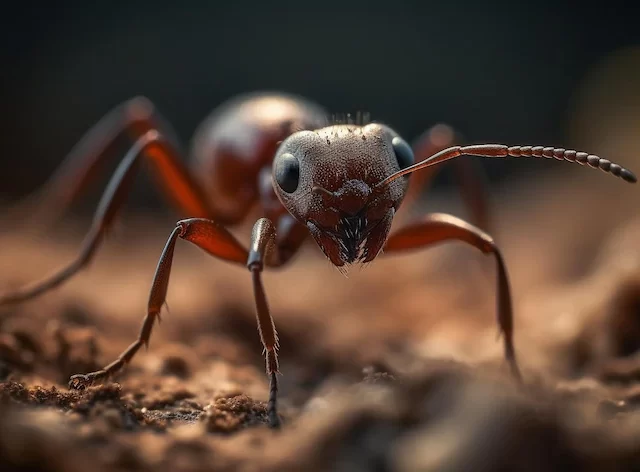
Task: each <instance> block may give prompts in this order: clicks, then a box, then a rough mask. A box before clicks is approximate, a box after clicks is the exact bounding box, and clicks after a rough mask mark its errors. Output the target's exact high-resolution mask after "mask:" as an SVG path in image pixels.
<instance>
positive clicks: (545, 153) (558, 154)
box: [376, 144, 638, 188]
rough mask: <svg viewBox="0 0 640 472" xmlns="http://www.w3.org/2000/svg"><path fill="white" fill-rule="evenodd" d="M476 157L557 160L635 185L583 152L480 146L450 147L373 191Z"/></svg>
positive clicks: (615, 166)
mask: <svg viewBox="0 0 640 472" xmlns="http://www.w3.org/2000/svg"><path fill="white" fill-rule="evenodd" d="M462 155H467V156H478V157H544V158H546V159H557V160H559V161H568V162H577V163H578V164H580V165H585V164H586V165H588V166H589V167H593V168H594V169H600V170H601V171H603V172H606V173H608V174H612V175H615V176H616V177H620V178H621V179H622V180H624V181H626V182H630V183H635V182H636V181H637V180H638V179H637V178H636V176H635V175H634V174H633V172H631V171H630V170H629V169H625V168H624V167H622V166H620V165H618V164H615V163H613V162H611V161H609V160H607V159H603V158H602V157H598V156H595V155H593V154H588V153H586V152H581V151H574V150H567V149H563V148H554V147H544V146H511V147H509V146H505V145H504V144H479V145H473V146H453V147H450V148H447V149H444V150H443V151H440V152H438V153H436V154H434V155H433V156H431V157H428V158H426V159H424V160H423V161H420V162H418V163H417V164H414V165H412V166H410V167H407V168H406V169H402V170H400V171H398V172H396V173H395V174H392V175H390V176H389V177H387V178H386V179H384V180H383V181H381V182H380V183H379V184H378V185H377V186H376V187H377V188H381V187H384V186H385V185H388V184H389V183H391V182H393V181H394V180H396V179H397V178H399V177H402V176H403V175H407V174H410V173H411V172H415V171H417V170H420V169H424V168H425V167H430V166H432V165H436V164H439V163H440V162H444V161H447V160H449V159H453V158H455V157H458V156H462Z"/></svg>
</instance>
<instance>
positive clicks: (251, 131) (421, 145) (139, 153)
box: [0, 93, 636, 427]
mask: <svg viewBox="0 0 640 472" xmlns="http://www.w3.org/2000/svg"><path fill="white" fill-rule="evenodd" d="M327 117H328V115H327V113H326V112H325V110H324V109H322V108H321V107H320V106H318V105H316V104H314V103H312V102H310V101H307V100H305V99H303V98H301V97H297V96H292V95H285V94H278V93H256V94H248V95H245V96H241V97H238V98H236V99H234V100H231V101H229V102H227V104H225V105H223V106H221V107H219V108H218V109H217V110H216V111H214V113H213V114H212V115H211V116H210V117H209V118H208V119H206V120H205V121H204V122H203V124H202V125H200V127H199V129H198V130H197V132H196V134H195V136H194V146H193V152H192V154H193V157H194V163H195V164H196V165H195V167H194V170H195V171H193V172H192V171H190V170H189V169H188V168H187V167H186V166H185V165H184V163H183V159H182V152H181V151H180V148H179V146H178V144H177V140H176V137H175V136H176V134H175V132H174V131H173V129H172V128H171V125H170V124H169V123H168V122H167V121H166V120H165V119H164V118H163V117H162V116H161V115H160V114H159V113H158V112H157V110H156V109H155V107H154V106H153V105H152V103H151V102H149V101H148V100H147V99H144V98H135V99H133V100H130V101H128V102H126V103H124V104H122V105H120V106H119V107H117V108H116V109H114V110H113V111H112V112H110V113H109V114H108V115H106V116H105V117H104V118H103V119H102V120H101V121H100V122H98V123H97V124H96V125H95V126H94V127H93V128H92V129H91V130H90V131H89V132H88V133H87V134H86V135H85V137H83V138H82V140H81V141H80V142H79V143H78V144H77V145H76V147H75V148H74V149H73V150H72V151H71V153H70V155H69V156H68V157H67V159H66V160H65V161H64V163H63V165H62V166H61V169H60V171H59V172H58V173H56V174H55V175H54V177H53V178H52V179H51V180H50V181H49V183H48V184H47V185H45V187H44V190H43V191H42V192H40V193H38V194H36V195H37V197H38V200H39V201H42V202H44V205H45V206H46V207H47V208H49V209H52V210H53V209H61V208H64V207H66V206H67V205H69V204H70V203H71V202H72V201H74V200H75V199H76V198H78V197H79V196H80V195H81V193H82V191H83V190H85V188H86V187H87V185H88V183H89V182H90V180H91V179H92V178H93V177H94V176H95V175H96V174H97V173H98V172H99V169H100V167H101V166H102V165H103V164H104V163H105V161H107V160H108V159H109V156H110V155H112V154H113V152H114V149H115V146H116V144H115V143H116V142H117V138H118V137H121V136H122V135H128V136H129V137H130V138H131V139H132V140H133V141H134V144H133V146H132V147H131V148H130V150H129V151H128V153H127V154H126V156H125V157H124V159H123V160H122V161H121V162H120V164H119V166H118V167H117V170H116V171H115V173H114V175H113V176H112V178H111V180H110V182H109V184H108V186H107V188H106V190H105V192H104V194H103V195H102V198H101V200H100V203H99V205H98V209H97V211H96V213H95V216H94V219H93V223H92V225H91V228H90V230H89V232H88V234H87V235H86V237H85V240H84V243H83V245H82V248H81V250H80V254H79V255H78V257H77V258H76V259H75V260H74V261H72V262H71V263H70V264H69V265H67V266H65V267H63V268H62V269H60V270H58V271H56V272H55V273H53V274H52V275H50V276H49V277H46V278H45V279H44V280H42V281H39V282H37V283H34V284H31V285H28V286H26V287H23V288H22V289H19V290H16V291H13V292H10V293H7V294H4V295H2V296H0V305H4V304H9V303H16V302H21V301H25V300H28V299H31V298H34V297H36V296H38V295H40V294H42V293H44V292H46V291H48V290H50V289H52V288H54V287H56V286H58V285H60V284H61V283H63V282H64V281H65V280H67V279H69V278H70V277H71V276H72V275H73V274H75V273H76V272H77V271H79V270H80V269H81V268H82V267H84V266H85V265H86V264H87V263H88V262H89V260H90V259H91V258H92V256H93V255H94V254H95V252H96V251H97V249H98V246H99V244H100V242H101V241H102V239H103V236H104V234H105V232H106V231H107V230H108V229H109V227H110V226H111V225H112V223H113V221H114V218H115V217H116V214H117V213H118V210H119V209H120V208H121V206H122V205H123V203H124V201H125V199H126V197H127V195H128V193H129V190H130V189H131V186H132V183H133V179H134V177H135V174H136V171H137V169H138V167H139V165H140V163H141V160H142V159H146V160H148V161H149V163H150V164H151V166H152V169H153V170H155V171H156V173H155V174H156V177H158V180H159V182H160V184H161V185H162V187H163V189H164V193H165V194H166V196H168V197H170V200H172V202H173V203H174V204H175V205H176V206H177V208H178V210H179V212H180V213H181V214H182V215H184V216H185V217H186V216H188V217H189V218H188V219H184V220H180V221H178V223H177V225H176V227H175V228H174V229H173V231H172V232H171V235H170V236H169V239H168V241H167V243H166V245H165V246H164V250H163V251H162V254H161V256H160V260H159V262H158V265H157V268H156V272H155V275H154V278H153V283H152V286H151V293H150V296H149V303H148V307H147V315H146V317H145V318H144V321H143V323H142V328H141V330H140V334H139V336H138V339H137V340H136V341H135V342H134V343H133V344H131V345H130V346H129V347H128V348H127V349H126V350H125V351H124V352H123V353H122V354H121V355H120V356H119V357H118V358H117V359H116V360H115V361H114V362H112V363H111V364H109V365H107V366H105V367H104V368H103V369H101V370H98V371H96V372H91V373H88V374H78V375H74V376H72V377H71V379H70V381H69V386H70V388H76V389H77V388H85V387H86V386H88V385H91V384H93V383H94V382H99V381H104V380H105V379H107V378H109V377H110V376H112V375H113V374H115V373H116V372H118V371H119V370H120V369H121V368H122V367H123V366H124V365H125V364H127V363H129V362H130V361H131V360H132V358H133V357H134V355H135V354H136V352H138V350H139V349H140V347H141V346H142V345H147V344H148V342H149V339H150V336H151V330H152V328H153V323H154V320H156V319H157V318H158V319H159V317H160V311H161V308H162V306H163V304H164V302H165V297H166V294H167V287H168V284H169V275H170V273H171V265H172V261H173V253H174V247H175V244H176V241H177V239H178V238H181V239H184V240H187V241H189V242H191V243H193V244H195V245H196V246H198V247H200V248H201V249H203V250H204V251H206V252H208V253H209V254H211V255H213V256H215V257H218V258H220V259H224V260H227V261H230V262H234V263H237V264H246V266H247V268H248V269H249V271H250V273H251V278H252V282H253V290H254V296H255V303H256V312H257V322H258V331H259V333H260V338H261V340H262V344H263V345H264V348H265V352H266V370H267V374H268V375H269V378H270V388H269V401H268V404H267V412H268V417H269V423H270V425H271V426H273V427H277V426H279V424H280V418H279V416H278V413H277V408H276V399H277V392H278V379H277V374H278V373H279V371H278V356H277V350H278V337H277V334H276V329H275V326H274V323H273V319H272V317H271V314H270V312H269V307H268V304H267V298H266V294H265V291H264V288H263V285H262V278H261V277H262V275H261V274H262V271H263V269H264V268H265V267H280V266H283V265H285V264H286V263H287V262H288V261H289V260H290V259H291V258H292V256H293V255H294V254H295V253H296V252H297V251H298V249H299V248H300V247H301V246H302V244H303V242H304V241H305V240H306V239H307V237H308V235H309V234H311V236H312V237H313V239H314V240H315V241H316V243H317V244H318V246H319V247H320V249H321V250H322V251H323V252H324V254H325V255H326V257H327V258H328V259H329V260H330V261H331V263H332V264H333V265H335V266H336V267H338V268H343V267H344V266H345V265H348V264H352V263H357V262H362V263H367V262H371V261H372V260H373V259H375V258H376V256H378V254H380V253H382V252H384V254H385V255H389V254H394V253H398V252H400V251H404V250H409V249H417V248H424V247H427V246H431V245H434V244H436V243H441V242H444V241H449V240H459V241H463V242H466V243H468V244H470V245H472V246H474V247H476V248H477V249H479V250H480V251H482V252H483V253H485V254H488V255H492V256H493V257H494V259H495V261H496V268H497V317H498V324H499V327H500V331H501V333H502V335H503V339H504V352H505V358H506V360H507V362H508V363H509V366H510V370H511V372H512V374H513V376H514V377H515V378H516V379H518V380H520V379H521V374H520V370H519V367H518V363H517V361H516V354H515V349H514V345H513V313H512V304H511V294H510V288H509V279H508V276H507V269H506V267H505V263H504V260H503V256H502V254H501V252H500V250H499V249H498V247H497V246H496V244H495V242H494V240H493V239H492V238H491V236H489V235H488V234H487V233H486V232H485V231H484V230H483V229H486V228H483V229H481V227H486V226H487V222H486V219H487V217H486V209H485V205H484V203H483V202H482V199H481V196H480V195H479V192H478V187H477V186H475V187H474V184H473V182H471V180H469V179H467V181H466V183H464V181H463V183H464V185H463V186H462V189H461V190H462V191H463V194H464V193H465V192H466V196H467V204H468V205H469V206H470V207H471V209H472V213H473V214H474V218H475V222H476V225H472V224H469V223H467V222H465V221H463V220H461V219H459V218H457V217H455V216H452V215H448V214H441V213H437V214H429V215H427V216H426V217H425V218H423V219H421V220H420V221H418V222H415V223H412V224H410V225H409V226H407V227H405V228H402V229H400V230H398V231H396V232H393V233H392V234H391V235H390V234H389V233H390V229H391V223H392V221H393V219H394V215H396V213H397V212H398V210H399V208H400V205H401V203H403V201H406V200H407V199H405V197H407V195H408V189H409V178H408V177H409V174H411V173H412V172H415V171H418V170H422V169H430V170H431V171H433V170H434V168H433V167H432V166H436V165H437V164H440V163H442V162H444V161H447V160H449V159H453V158H456V157H458V156H462V155H469V156H479V157H488V158H492V157H496V158H506V157H521V156H522V157H544V158H547V159H552V158H553V159H557V160H565V161H569V162H577V163H579V164H582V165H584V164H587V165H589V166H590V167H593V168H596V169H600V170H602V171H605V172H608V173H610V174H613V175H615V176H617V177H620V178H622V179H623V180H625V181H627V182H632V183H634V182H636V177H635V176H634V174H633V173H632V172H630V171H629V170H627V169H625V168H623V167H621V166H619V165H617V164H614V163H612V162H610V161H608V160H606V159H602V158H600V157H597V156H594V155H591V154H587V153H585V152H576V151H572V150H565V149H561V148H553V147H542V146H512V147H508V146H505V145H501V144H482V145H469V146H454V145H453V133H448V134H447V133H442V132H440V133H437V132H435V131H437V130H439V131H442V128H437V127H436V128H434V129H433V130H432V132H431V133H426V134H425V136H424V137H423V139H420V140H418V142H417V143H416V145H414V146H413V147H412V146H410V145H409V144H408V143H407V142H406V141H405V140H404V139H402V138H401V137H400V136H399V135H398V134H397V133H396V132H395V131H394V130H393V129H391V128H390V127H388V126H386V125H383V124H378V123H362V122H355V123H354V122H353V120H347V121H348V122H347V123H344V122H343V123H339V124H335V123H333V124H332V123H330V122H329V121H328V118H327ZM356 121H361V120H356ZM443 136H444V138H443ZM414 156H417V158H418V162H417V163H416V162H415V159H414ZM462 162H464V161H462ZM430 175H432V172H427V171H424V172H423V175H422V181H421V183H422V184H424V183H426V181H427V180H428V177H429V176H430ZM462 175H464V173H462ZM466 175H467V176H468V175H469V174H468V173H467V174H466ZM414 184H415V182H414ZM411 188H412V192H413V189H414V188H415V187H414V186H413V185H412V187H411ZM413 193H414V198H415V192H413ZM256 205H257V206H258V207H259V209H260V211H261V212H262V214H263V217H261V218H259V219H258V221H256V223H255V225H254V226H253V231H252V234H251V240H250V245H249V248H248V249H247V248H246V247H245V246H244V245H243V244H241V243H240V242H239V241H238V240H237V239H236V238H235V237H234V236H233V235H232V234H231V233H230V232H229V231H228V230H227V229H226V228H225V226H223V225H233V224H237V223H240V222H241V221H242V220H243V219H245V218H246V217H247V215H248V214H249V212H250V210H251V209H252V208H255V207H256ZM478 226H480V227H478Z"/></svg>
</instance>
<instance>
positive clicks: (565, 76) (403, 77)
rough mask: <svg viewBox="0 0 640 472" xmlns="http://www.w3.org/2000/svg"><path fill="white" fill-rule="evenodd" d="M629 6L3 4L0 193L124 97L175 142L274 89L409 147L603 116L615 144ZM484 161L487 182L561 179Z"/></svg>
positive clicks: (631, 72)
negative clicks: (141, 101)
mask: <svg viewBox="0 0 640 472" xmlns="http://www.w3.org/2000/svg"><path fill="white" fill-rule="evenodd" d="M633 4H634V2H626V3H625V5H626V6H622V5H620V6H618V5H615V2H607V4H606V5H607V7H606V8H605V7H603V4H602V3H594V4H589V3H583V4H582V5H581V6H580V7H579V8H576V7H574V6H570V5H569V4H564V3H563V2H550V1H535V2H532V1H530V2H513V3H505V4H504V5H501V6H499V7H498V6H496V7H495V8H490V7H487V5H486V4H484V3H478V2H469V1H452V2H444V1H439V2H434V1H424V2H418V1H416V2H399V1H395V2H388V1H385V2H382V1H378V0H370V1H367V2H361V1H349V2H333V1H324V2H314V3H309V2H291V3H290V4H274V3H273V2H258V1H244V2H242V1H236V2H179V3H176V2H165V1H156V2H144V1H127V2H123V1H113V2H109V3H103V4H99V5H97V4H91V3H78V4H72V2H62V3H56V4H55V5H48V6H40V7H38V6H34V5H33V4H32V3H14V4H13V5H12V8H11V10H10V13H9V11H7V12H6V14H3V15H2V20H0V21H1V22H2V25H1V27H0V37H1V39H2V41H1V42H0V80H2V87H1V88H0V100H1V101H0V103H1V107H2V110H3V113H2V126H0V133H2V135H1V138H0V139H1V140H2V157H1V158H0V198H2V199H3V200H13V199H15V198H17V197H19V196H21V195H24V194H26V193H28V192H30V191H32V190H33V189H35V188H36V187H37V186H39V185H41V184H42V183H43V182H44V181H45V179H46V178H47V176H49V175H51V173H52V172H53V170H54V169H55V168H56V166H57V165H58V164H59V163H60V162H61V161H62V159H63V158H64V156H65V155H66V153H67V152H68V151H69V150H70V149H71V147H72V146H73V145H74V144H75V143H76V142H77V141H78V140H79V139H80V137H81V136H82V134H83V133H84V132H85V131H87V130H88V129H89V128H90V127H91V126H92V125H93V124H94V123H95V122H96V121H97V120H98V119H100V118H101V117H102V116H103V115H104V114H105V113H106V112H107V111H109V110H110V109H111V108H112V107H114V106H115V105H117V104H118V103H120V102H122V101H124V100H126V99H128V98H131V97H133V96H136V95H146V96H148V97H149V98H150V99H151V100H152V101H154V102H155V103H156V104H157V106H158V108H159V109H160V111H161V112H162V113H163V114H164V116H165V117H167V118H168V119H169V120H170V121H171V122H172V123H173V125H174V127H175V128H176V130H177V132H178V135H179V136H180V138H181V140H182V142H183V144H184V145H185V146H186V145H187V144H188V143H189V140H190V138H191V136H192V133H193V131H194V129H195V127H196V126H197V124H198V123H199V122H200V121H201V120H202V119H203V118H204V117H205V116H206V115H207V114H208V113H209V112H210V111H211V110H213V109H214V108H215V107H216V106H217V105H218V104H220V103H221V102H223V101H224V100H225V99H228V98H230V97H232V96H234V95H236V94H239V93H242V92H248V91H254V90H281V91H287V92H293V93H298V94H301V95H304V96H306V97H308V98H310V99H312V100H315V101H317V102H319V103H320V104H322V105H323V106H325V107H326V108H328V109H329V110H330V111H332V112H355V111H357V110H364V111H369V112H370V113H371V115H372V119H373V120H375V121H380V122H384V123H387V124H389V125H391V126H392V127H394V128H396V129H397V130H398V131H399V132H400V133H401V134H402V135H403V136H405V137H406V138H407V139H412V138H415V137H417V135H418V134H419V133H421V132H422V131H423V130H425V129H426V128H427V127H429V126H431V125H433V124H435V123H437V122H446V123H449V124H451V125H453V126H454V127H455V128H457V129H458V130H459V131H460V132H461V133H462V134H463V136H464V137H465V139H466V140H467V141H469V142H504V143H506V144H523V145H525V144H540V145H554V146H562V147H567V148H568V147H571V146H574V147H576V145H577V144H592V145H593V146H595V147H594V148H589V149H586V150H587V151H589V152H593V153H598V152H599V151H598V142H595V143H590V142H588V140H586V138H585V137H588V136H590V135H591V128H589V126H594V123H595V124H596V125H599V124H601V123H605V124H607V123H608V124H612V123H613V124H614V125H615V127H614V126H612V129H614V128H615V129H617V131H616V133H613V132H612V133H608V134H607V136H610V137H611V140H612V141H615V140H616V139H617V138H618V137H619V134H620V133H624V132H625V129H627V130H628V131H629V132H630V133H633V134H634V135H635V134H636V133H637V131H636V130H638V129H639V127H638V126H640V125H639V123H638V120H639V118H638V116H639V113H638V112H637V110H638V109H640V103H639V101H640V99H639V98H638V96H640V94H639V93H638V92H637V90H638V84H640V32H639V31H638V12H637V11H636V10H637V9H638V8H637V7H634V6H632V5H633ZM625 92H628V93H625ZM627 112H628V113H627ZM598 118H599V119H601V121H599V120H597V119H598ZM594 120H595V121H594ZM633 120H635V121H633ZM581 137H582V138H585V140H582V138H581ZM598 139H601V137H599V138H598ZM608 157H610V158H611V159H612V160H618V161H624V162H625V163H626V164H627V165H631V166H632V165H633V162H634V161H629V160H625V159H626V158H625V156H619V155H615V156H608ZM482 165H484V166H485V168H486V169H487V171H488V172H489V175H490V176H491V179H492V180H493V181H496V182H500V181H504V180H505V179H507V178H509V179H512V178H520V177H526V176H530V175H550V174H551V173H558V172H560V173H562V172H566V173H570V172H572V171H573V169H568V168H567V167H569V168H572V167H573V166H566V165H559V164H557V163H542V162H532V161H516V162H512V163H508V164H507V163H504V162H488V161H484V160H483V162H482ZM636 170H637V169H636ZM447 175H448V174H447V173H446V172H445V173H444V174H443V176H442V177H439V178H438V183H439V185H447V182H448V179H449V178H448V177H447ZM143 180H145V178H143ZM149 188H150V185H149V184H148V183H147V182H141V183H140V184H139V185H138V186H137V188H136V194H135V195H134V198H133V200H132V202H131V203H130V204H132V205H144V206H157V205H159V199H158V198H157V197H156V196H155V195H154V194H153V193H151V195H150V196H149V195H148V193H149V192H147V191H148V189H149Z"/></svg>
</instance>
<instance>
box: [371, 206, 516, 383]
mask: <svg viewBox="0 0 640 472" xmlns="http://www.w3.org/2000/svg"><path fill="white" fill-rule="evenodd" d="M449 240H459V241H463V242H465V243H468V244H471V245H472V246H474V247H476V248H478V249H480V250H481V251H482V252H483V253H484V254H490V255H492V256H493V257H494V258H495V260H496V269H497V297H496V298H497V315H498V325H499V327H500V331H501V332H502V335H503V337H504V354H505V358H506V360H507V362H508V363H509V366H510V368H511V373H512V374H513V376H514V377H515V378H516V379H517V380H518V381H520V380H521V379H522V376H521V375H520V369H519V367H518V362H517V360H516V353H515V349H514V346H513V307H512V303H511V289H510V287H509V277H508V275H507V268H506V266H505V264H504V259H503V257H502V253H501V252H500V249H498V247H497V246H496V244H495V242H494V241H493V238H492V237H491V236H489V235H488V234H487V233H485V232H484V231H482V230H480V229H478V228H476V227H475V226H472V225H470V224H469V223H467V222H465V221H463V220H461V219H460V218H457V217H455V216H452V215H447V214H443V213H433V214H429V215H427V216H426V218H425V219H423V220H422V221H420V222H417V223H414V224H412V225H410V226H407V227H405V228H401V229H400V230H398V231H397V232H395V233H394V234H392V235H391V236H389V239H388V240H387V243H386V245H385V247H384V254H391V253H394V252H398V251H402V250H408V249H419V248H424V247H428V246H431V245H433V244H437V243H441V242H444V241H449Z"/></svg>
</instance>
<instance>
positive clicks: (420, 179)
mask: <svg viewBox="0 0 640 472" xmlns="http://www.w3.org/2000/svg"><path fill="white" fill-rule="evenodd" d="M457 140H459V136H458V135H457V133H455V131H454V130H453V129H452V128H451V127H450V126H447V125H445V124H437V125H435V126H433V127H432V128H430V129H429V130H427V131H425V132H424V133H423V134H422V135H421V136H420V137H418V139H416V141H415V142H414V143H413V152H414V155H415V161H416V162H419V161H421V160H423V159H425V158H427V157H429V156H431V155H433V154H435V153H437V152H440V151H442V150H443V149H446V148H448V147H451V146H453V145H454V144H455V142H456V141H457ZM441 169H442V167H441V166H434V167H433V168H431V171H429V170H427V169H425V170H423V173H422V174H414V175H413V176H411V179H410V181H409V189H408V192H407V196H406V197H405V199H404V205H403V206H406V207H407V208H410V207H411V206H413V205H414V204H415V203H416V202H417V201H418V199H419V198H420V194H421V193H423V192H424V190H425V188H428V186H429V184H430V183H431V182H432V181H433V179H434V177H435V175H436V173H437V172H438V171H439V170H441ZM425 171H426V172H425ZM453 175H454V179H455V182H456V186H457V187H458V190H459V192H460V196H461V197H462V200H463V202H464V205H465V207H466V208H467V210H468V212H469V215H470V220H471V222H472V223H473V224H474V225H475V226H477V227H479V228H481V229H482V230H484V231H489V230H490V228H491V218H490V210H489V206H490V205H489V202H488V191H487V177H486V175H485V172H484V170H483V168H482V167H481V166H480V165H479V163H478V162H476V161H474V160H472V159H460V160H459V161H455V162H454V163H453ZM407 203H408V205H407Z"/></svg>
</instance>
